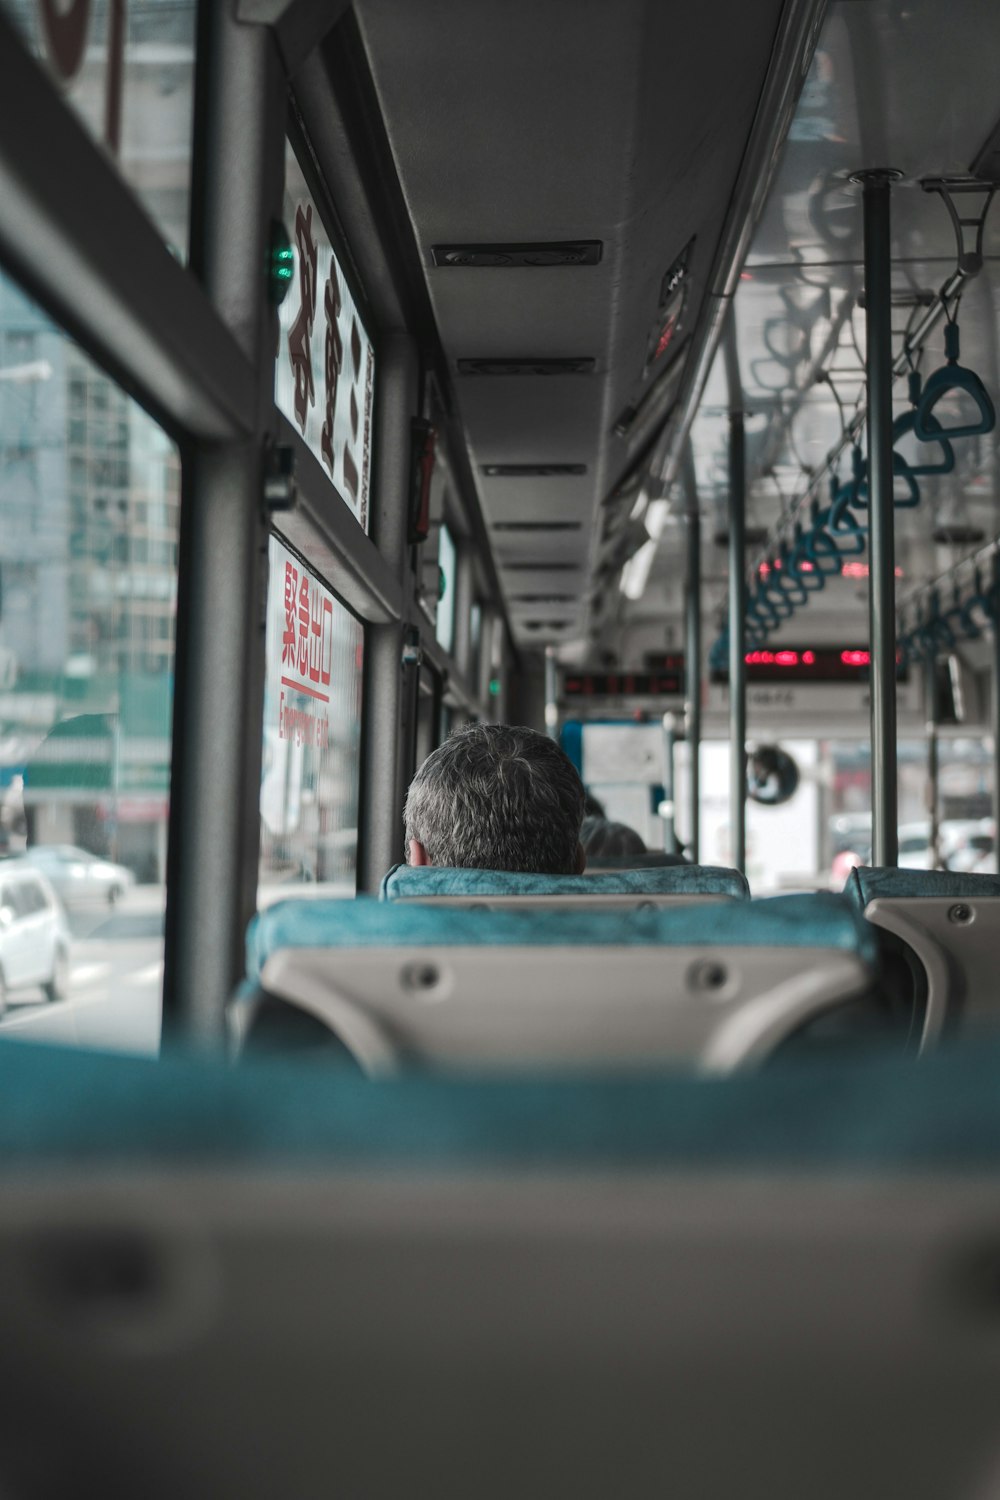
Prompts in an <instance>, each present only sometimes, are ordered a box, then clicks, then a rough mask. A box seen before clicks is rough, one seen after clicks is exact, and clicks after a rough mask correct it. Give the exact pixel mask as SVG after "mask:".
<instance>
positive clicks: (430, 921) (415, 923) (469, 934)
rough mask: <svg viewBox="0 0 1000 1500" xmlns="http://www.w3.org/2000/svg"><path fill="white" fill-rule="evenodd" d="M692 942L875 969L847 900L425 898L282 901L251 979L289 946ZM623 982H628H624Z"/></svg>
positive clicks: (260, 925) (266, 914) (266, 918)
mask: <svg viewBox="0 0 1000 1500" xmlns="http://www.w3.org/2000/svg"><path fill="white" fill-rule="evenodd" d="M685 944H689V945H692V946H699V945H704V946H705V947H706V948H733V947H754V948H761V947H793V948H809V947H819V948H837V949H841V950H845V951H848V952H854V953H857V954H858V955H859V956H860V957H861V958H862V959H863V961H864V962H866V963H869V964H874V962H875V957H876V949H875V934H874V930H873V929H872V928H871V927H870V926H869V924H868V923H867V922H865V921H864V920H863V918H862V917H861V916H860V915H859V914H858V913H857V912H856V911H855V910H854V909H853V908H852V906H851V905H850V903H849V902H847V901H846V900H845V899H844V898H843V897H842V896H832V895H829V894H828V893H826V892H818V893H816V894H815V895H806V896H773V897H770V898H769V899H767V900H764V901H740V902H734V903H732V904H728V903H727V904H726V905H717V904H715V903H705V904H703V905H696V906H674V907H651V908H645V909H638V908H637V909H636V910H631V909H628V908H624V909H623V908H620V907H618V908H613V909H611V910H606V911H601V910H571V911H553V910H552V909H551V908H549V909H548V910H545V909H538V908H535V907H527V908H525V909H524V910H523V911H520V910H511V909H510V908H509V907H508V908H502V909H501V910H498V911H477V910H475V909H470V908H466V907H454V906H443V905H442V906H435V905H433V904H428V905H426V906H425V905H423V904H421V903H420V902H418V901H398V902H388V903H387V902H380V901H376V900H374V899H373V898H372V897H370V896H358V897H356V898H354V899H353V900H341V901H334V900H315V901H310V900H302V899H300V900H291V901H279V902H277V903H276V904H275V905H274V906H269V907H268V908H267V909H266V910H265V911H262V912H258V914H257V915H256V916H255V917H254V919H253V921H252V922H251V923H250V927H249V929H248V932H247V978H248V979H249V980H250V981H251V982H256V981H257V980H259V978H260V975H261V971H262V969H263V967H264V965H265V963H266V962H267V960H268V958H269V957H270V956H271V954H272V953H277V952H279V951H280V950H281V949H283V948H400V947H402V948H410V947H416V948H421V947H424V948H426V947H438V946H450V947H474V946H476V947H505V946H518V947H526V946H527V947H532V946H533V947H556V946H562V947H571V948H586V947H589V946H600V947H606V946H622V947H628V946H635V945H644V946H651V945H652V946H655V945H662V946H663V947H678V946H683V945H685ZM623 978H624V975H623Z"/></svg>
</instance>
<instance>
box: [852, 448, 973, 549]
mask: <svg viewBox="0 0 1000 1500" xmlns="http://www.w3.org/2000/svg"><path fill="white" fill-rule="evenodd" d="M895 440H896V427H895V423H894V424H893V442H895ZM854 452H855V454H856V455H857V457H856V458H855V459H854V478H853V480H852V483H851V488H852V490H853V498H852V500H851V504H852V505H855V506H857V507H858V508H859V509H865V510H866V509H867V508H868V465H867V464H866V463H865V462H864V460H863V459H862V458H861V449H860V448H859V447H858V446H857V445H856V444H855V448H854ZM952 462H953V463H954V455H953V456H952ZM931 472H933V473H939V472H940V473H943V472H944V470H937V469H934V470H932V471H931ZM916 473H917V471H916V469H914V468H913V467H912V466H911V465H910V464H908V463H907V461H906V459H905V458H904V457H903V455H902V454H901V453H897V452H896V450H895V448H894V449H893V450H892V479H893V485H892V505H893V509H894V510H915V509H916V507H917V506H918V505H919V504H920V486H919V484H918V483H917V481H916V478H915V477H914V476H915V475H916ZM900 480H901V481H902V484H903V491H902V493H901V492H900V490H899V488H898V481H900ZM866 529H867V528H866Z"/></svg>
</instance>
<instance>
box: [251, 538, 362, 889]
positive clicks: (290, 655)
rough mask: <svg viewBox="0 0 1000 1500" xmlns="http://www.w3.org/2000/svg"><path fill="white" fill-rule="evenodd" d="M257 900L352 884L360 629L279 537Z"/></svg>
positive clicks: (270, 610) (270, 624)
mask: <svg viewBox="0 0 1000 1500" xmlns="http://www.w3.org/2000/svg"><path fill="white" fill-rule="evenodd" d="M268 556H269V562H270V581H269V584H268V603H267V668H266V675H265V688H264V763H263V774H262V778H261V789H260V817H261V866H260V884H261V893H260V899H261V901H262V902H265V901H267V900H269V899H273V897H274V896H276V895H277V896H280V895H282V894H285V893H286V888H287V886H288V885H289V884H290V883H295V882H302V881H315V882H321V883H322V884H323V886H324V892H325V893H327V894H328V893H329V888H330V887H334V888H335V889H336V890H337V891H338V892H340V893H343V894H349V895H353V894H354V891H355V888H356V885H357V862H358V786H359V782H360V737H361V674H362V667H363V664H364V628H363V626H362V625H361V623H360V621H358V620H356V619H355V618H354V616H353V615H352V614H351V613H350V611H349V610H348V609H346V608H345V607H344V605H343V604H341V603H340V601H339V599H337V598H336V597H335V596H334V595H333V594H331V593H330V590H329V589H328V588H326V587H325V586H324V584H323V583H322V582H321V580H320V579H319V578H317V576H316V575H315V573H313V572H311V570H310V569H309V568H307V567H306V565H305V564H304V563H303V562H302V561H301V559H300V558H298V557H297V556H296V555H295V554H294V553H292V552H289V551H288V549H287V548H286V547H284V546H283V545H282V543H281V542H279V541H278V539H277V538H276V537H272V538H271V543H270V547H269V549H268Z"/></svg>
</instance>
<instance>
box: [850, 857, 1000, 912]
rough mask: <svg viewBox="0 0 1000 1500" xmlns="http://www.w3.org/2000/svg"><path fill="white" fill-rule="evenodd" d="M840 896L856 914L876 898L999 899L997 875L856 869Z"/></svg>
mask: <svg viewBox="0 0 1000 1500" xmlns="http://www.w3.org/2000/svg"><path fill="white" fill-rule="evenodd" d="M844 895H845V896H847V897H848V899H849V900H850V901H852V902H853V904H854V906H855V907H856V908H857V910H858V911H864V909H865V907H866V906H867V905H868V903H869V902H870V901H874V900H875V899H876V898H877V897H879V896H884V897H888V898H889V899H893V898H895V897H909V896H925V897H927V896H939V897H943V898H944V899H945V900H952V901H974V900H976V899H977V898H978V899H980V900H982V899H983V898H984V897H986V896H1000V875H979V874H966V873H965V872H964V871H962V870H897V869H893V868H891V867H890V868H887V869H870V868H868V867H867V866H865V865H859V866H858V867H857V868H856V869H854V870H852V871H851V873H850V875H849V876H848V879H847V884H846V885H845V886H844Z"/></svg>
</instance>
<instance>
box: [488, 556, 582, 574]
mask: <svg viewBox="0 0 1000 1500" xmlns="http://www.w3.org/2000/svg"><path fill="white" fill-rule="evenodd" d="M500 566H501V568H506V570H507V572H508V573H579V572H580V569H581V567H582V566H583V565H582V563H578V562H522V561H521V560H520V559H518V560H517V561H516V562H504V560H503V558H501V559H500Z"/></svg>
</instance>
